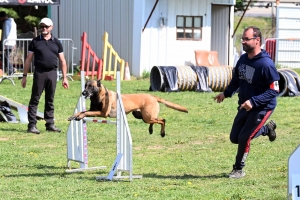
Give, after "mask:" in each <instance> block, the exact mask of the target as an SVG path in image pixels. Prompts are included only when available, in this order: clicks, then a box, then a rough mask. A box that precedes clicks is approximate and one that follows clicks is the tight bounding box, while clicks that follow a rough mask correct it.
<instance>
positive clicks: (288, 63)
mask: <svg viewBox="0 0 300 200" xmlns="http://www.w3.org/2000/svg"><path fill="white" fill-rule="evenodd" d="M264 49H265V50H266V51H267V52H268V53H269V54H270V56H271V58H272V60H273V61H274V63H275V65H276V66H277V67H278V68H300V38H285V39H282V38H268V39H266V42H265V45H264Z"/></svg>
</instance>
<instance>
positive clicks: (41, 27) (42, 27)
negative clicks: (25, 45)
mask: <svg viewBox="0 0 300 200" xmlns="http://www.w3.org/2000/svg"><path fill="white" fill-rule="evenodd" d="M49 27H50V26H40V29H44V28H46V29H48V28H49Z"/></svg>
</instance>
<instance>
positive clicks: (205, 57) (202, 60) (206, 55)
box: [195, 50, 220, 67]
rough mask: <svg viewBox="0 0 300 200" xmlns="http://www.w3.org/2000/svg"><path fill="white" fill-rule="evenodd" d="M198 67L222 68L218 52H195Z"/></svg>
mask: <svg viewBox="0 0 300 200" xmlns="http://www.w3.org/2000/svg"><path fill="white" fill-rule="evenodd" d="M195 60H196V65H197V66H204V67H209V66H220V63H219V59H218V52H217V51H206V50H195Z"/></svg>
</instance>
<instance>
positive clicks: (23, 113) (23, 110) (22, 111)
mask: <svg viewBox="0 0 300 200" xmlns="http://www.w3.org/2000/svg"><path fill="white" fill-rule="evenodd" d="M4 101H6V102H7V103H8V104H9V105H10V106H11V107H12V108H13V109H14V110H16V111H17V112H18V115H19V119H20V122H21V123H25V124H27V123H28V117H27V112H28V107H27V106H25V105H23V104H21V103H18V102H15V101H13V100H11V99H9V98H6V97H4V96H1V95H0V102H4ZM36 117H37V119H39V120H40V119H44V114H43V113H41V112H39V111H38V112H37V115H36ZM4 119H5V118H4Z"/></svg>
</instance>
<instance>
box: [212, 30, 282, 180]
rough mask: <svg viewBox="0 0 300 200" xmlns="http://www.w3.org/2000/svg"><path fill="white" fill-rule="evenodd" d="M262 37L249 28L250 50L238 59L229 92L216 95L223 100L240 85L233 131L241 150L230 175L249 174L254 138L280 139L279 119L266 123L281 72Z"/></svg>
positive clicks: (246, 45) (245, 44)
mask: <svg viewBox="0 0 300 200" xmlns="http://www.w3.org/2000/svg"><path fill="white" fill-rule="evenodd" d="M261 39H262V35H261V32H260V30H259V28H257V27H255V26H250V27H248V28H247V29H245V31H244V33H243V37H242V45H243V50H244V51H245V52H246V53H245V54H243V55H242V56H241V57H240V59H239V60H238V62H237V64H236V66H235V68H234V70H233V77H232V80H231V82H230V83H229V85H228V86H227V88H226V89H225V91H224V92H223V93H220V94H218V95H217V96H216V97H215V98H214V100H217V102H218V103H221V102H222V101H223V100H224V99H225V98H227V97H231V96H232V95H233V94H234V93H235V92H236V91H237V89H238V88H239V91H238V93H239V94H238V95H239V100H238V104H239V106H238V112H237V115H236V117H235V119H234V121H233V125H232V129H231V132H230V141H231V142H232V143H234V144H238V150H237V154H236V159H235V164H234V165H233V170H232V172H231V173H230V174H229V178H241V177H243V176H245V175H246V173H245V172H244V171H243V167H244V166H245V161H246V158H247V156H248V153H249V150H250V141H251V140H252V139H253V138H256V137H258V136H260V135H263V136H268V137H269V140H270V141H271V142H272V141H274V140H275V139H276V133H275V129H276V124H275V122H273V121H272V120H271V121H270V122H269V123H267V124H266V125H264V124H265V122H266V121H267V119H268V118H269V117H270V115H271V114H272V112H273V111H274V109H275V107H276V104H277V101H276V97H277V96H278V94H279V84H278V81H279V74H278V72H277V70H276V68H275V66H274V63H273V61H272V60H271V58H270V56H269V54H268V53H267V52H266V51H265V50H263V49H261V48H260V46H261Z"/></svg>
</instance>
